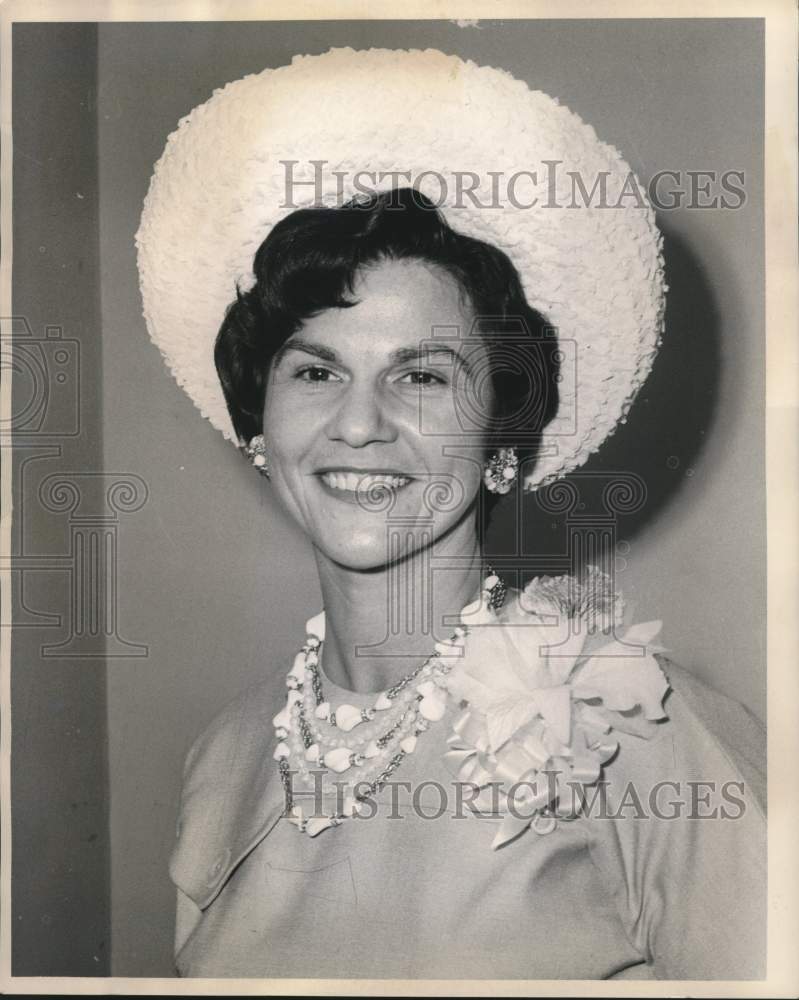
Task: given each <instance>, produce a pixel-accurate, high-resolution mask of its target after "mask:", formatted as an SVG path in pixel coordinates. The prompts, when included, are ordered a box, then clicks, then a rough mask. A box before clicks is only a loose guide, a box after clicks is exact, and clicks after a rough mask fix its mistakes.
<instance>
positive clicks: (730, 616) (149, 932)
mask: <svg viewBox="0 0 799 1000" xmlns="http://www.w3.org/2000/svg"><path fill="white" fill-rule="evenodd" d="M330 45H352V46H354V47H359V46H371V45H376V46H391V47H427V46H432V47H437V48H441V49H442V50H444V51H446V52H452V53H456V54H459V55H462V56H465V57H470V58H473V59H475V60H476V61H477V62H481V63H487V64H493V65H497V66H501V67H503V68H505V69H508V70H509V71H511V72H512V73H514V74H515V75H516V76H518V77H521V78H522V79H525V80H527V81H528V82H529V83H530V84H531V85H532V86H534V87H536V88H540V89H542V90H545V91H547V92H549V93H551V94H553V95H556V96H558V97H559V98H560V99H561V100H562V101H564V102H565V103H566V104H567V105H568V106H570V107H571V108H573V109H574V110H575V111H577V112H578V113H579V114H580V115H581V116H582V117H583V118H585V119H586V120H587V121H589V122H591V124H592V125H594V127H595V128H596V131H597V133H598V134H599V135H600V136H601V137H602V138H603V139H605V140H607V141H609V142H611V143H613V144H614V145H616V146H618V148H619V149H621V150H622V151H623V153H624V155H625V156H626V157H627V159H628V160H629V162H630V163H631V165H632V167H633V168H634V169H635V170H636V171H637V172H638V174H639V176H640V177H641V178H642V179H643V180H646V179H648V178H649V177H651V176H652V175H653V174H654V173H655V172H656V171H658V170H663V169H677V170H682V171H687V170H712V169H715V170H718V171H724V170H731V169H734V170H743V171H745V172H746V190H747V194H748V201H747V204H746V206H745V207H744V208H742V209H740V210H739V211H726V212H724V211H719V210H701V209H695V210H687V209H683V210H680V211H673V212H666V213H662V215H661V223H662V225H663V227H664V229H665V232H666V237H667V246H666V253H667V266H668V280H669V283H670V285H671V295H670V302H669V307H668V315H667V323H668V334H667V338H666V342H665V344H664V348H663V351H662V354H661V357H660V358H659V359H658V362H657V365H656V368H655V371H654V373H653V376H652V378H651V380H650V382H649V383H648V385H647V387H646V389H645V391H644V393H643V395H642V397H641V398H640V400H639V401H638V402H637V403H636V405H635V407H634V409H633V411H632V412H631V414H630V419H629V422H628V424H627V425H626V426H625V427H623V428H621V429H620V431H619V433H617V435H616V436H615V437H614V438H613V439H612V440H611V441H610V442H609V444H608V447H607V448H606V449H605V450H604V451H603V453H602V454H601V455H600V456H598V457H597V458H596V459H595V460H594V461H592V463H591V465H590V467H589V470H590V471H597V472H600V471H603V470H619V469H632V470H634V471H636V472H638V473H639V474H640V475H642V476H643V478H644V480H645V481H646V484H647V489H648V501H647V505H646V507H645V508H644V510H643V511H640V512H638V513H636V514H634V515H632V516H630V517H628V518H623V519H622V520H621V521H620V525H619V533H620V537H621V538H622V539H623V540H624V541H625V542H626V543H627V546H628V548H626V549H623V550H622V551H621V552H620V556H621V558H622V561H621V562H620V563H619V570H620V575H619V583H620V585H621V587H622V588H623V590H624V592H625V595H626V596H627V597H628V599H630V600H631V601H632V602H633V603H634V604H635V607H636V617H637V618H638V619H639V620H644V619H646V618H649V617H660V618H662V619H663V620H664V622H665V627H664V639H665V641H666V643H667V645H668V646H669V647H670V649H671V653H672V656H673V658H674V659H676V660H677V661H679V662H681V663H683V664H684V665H686V666H688V667H690V668H692V669H694V670H695V671H696V672H697V673H698V674H700V675H701V676H702V677H704V678H705V679H706V680H708V681H710V682H711V683H713V684H715V686H717V687H718V688H720V689H722V690H724V691H726V692H728V693H730V694H732V695H733V696H735V697H737V698H739V699H740V700H742V701H743V702H744V703H745V704H747V705H749V706H750V707H751V708H752V709H753V710H754V711H755V712H756V713H757V714H759V715H760V716H761V717H763V715H764V712H765V616H764V612H765V534H764V528H765V522H764V518H765V510H764V459H763V430H764V427H763V421H764V410H763V407H764V330H763V235H762V148H763V133H762V108H763V82H762V53H763V35H762V28H761V25H760V23H759V22H753V21H738V22H725V23H722V24H719V23H715V24H714V23H712V22H709V21H692V22H680V21H659V22H657V21H655V22H652V21H650V22H635V21H609V22H599V21H597V22H576V21H568V22H559V21H549V22H538V23H534V22H528V23H524V24H520V23H518V22H505V23H503V22H482V23H481V27H480V28H479V29H461V28H458V27H457V26H455V25H453V24H450V23H448V22H426V23H424V24H421V23H418V22H374V23H369V22H360V23H357V24H354V23H347V22H330V23H323V22H316V23H306V24H302V25H298V24H293V23H275V24H264V23H247V24H244V23H242V24H227V25H213V24H201V23H198V24H182V25H181V24H162V25H132V24H116V25H114V24H105V25H101V26H100V27H99V32H98V49H97V84H98V102H97V119H96V120H97V135H98V147H97V149H98V158H97V163H98V170H99V216H98V217H99V249H100V284H99V289H100V311H101V319H102V368H101V369H100V368H97V369H94V370H93V372H92V374H93V377H94V378H96V379H98V380H100V382H101V386H102V413H103V420H102V430H103V450H104V463H105V465H106V467H107V468H113V469H115V470H121V469H125V470H127V471H129V472H132V473H135V474H137V475H139V476H141V477H142V479H143V480H144V481H145V482H146V484H147V487H148V491H149V495H148V500H147V502H146V504H145V505H144V506H143V507H142V508H141V510H140V511H138V512H137V513H136V515H135V516H131V517H130V518H129V519H128V520H126V521H125V523H124V525H123V526H122V529H121V531H120V542H119V619H120V624H121V626H122V627H123V629H124V633H125V635H126V636H127V637H129V638H130V639H131V640H135V641H138V642H142V643H146V644H147V645H148V656H147V657H145V658H140V659H135V660H127V661H126V660H122V659H109V660H108V668H107V669H108V692H107V713H108V733H109V752H108V768H109V784H110V844H111V854H110V899H111V922H112V935H111V936H112V941H113V952H112V971H113V973H114V974H116V975H140V976H141V975H169V974H170V973H171V968H172V966H171V937H172V906H173V899H172V889H171V886H170V884H169V882H168V878H167V875H166V863H167V858H168V855H169V851H170V849H171V845H172V842H173V837H174V822H175V817H176V806H177V799H178V794H179V786H180V768H181V763H182V760H183V756H184V754H185V752H186V749H187V748H188V745H189V744H190V742H191V740H192V738H193V737H194V735H195V734H196V733H197V731H198V730H199V729H200V728H201V727H202V726H203V725H204V723H205V722H206V721H207V720H208V719H209V718H210V717H211V716H212V715H213V714H214V713H215V712H216V711H217V710H218V709H219V708H220V707H221V705H222V704H223V703H224V702H225V701H227V700H228V699H229V698H231V697H232V696H234V695H235V694H236V693H237V692H238V691H240V690H242V689H243V688H244V687H246V686H247V685H248V684H250V683H251V682H254V681H257V680H258V678H259V677H261V676H263V674H264V672H265V671H268V670H273V669H277V670H283V669H284V666H285V663H286V661H287V658H288V656H289V655H290V654H291V653H292V652H293V650H294V647H295V646H296V643H297V641H298V637H300V636H301V634H302V632H301V629H302V625H303V623H304V620H305V618H306V617H308V615H309V614H311V613H313V612H315V611H316V610H318V607H319V593H318V588H317V583H316V579H315V573H314V568H313V564H312V560H311V556H310V553H309V551H308V550H307V548H306V546H305V544H304V542H303V540H302V538H300V537H298V534H297V532H296V531H295V530H294V528H293V527H292V526H291V525H290V524H289V522H288V521H287V519H286V518H285V517H284V516H283V515H282V514H281V513H280V512H279V511H278V510H277V509H276V508H275V505H274V504H273V502H272V499H271V497H270V494H269V487H268V484H266V483H264V482H263V481H262V480H261V479H260V477H258V476H256V475H254V474H251V473H250V471H249V470H248V469H247V468H246V466H245V465H244V463H243V461H242V459H241V458H240V456H239V455H238V454H237V453H236V452H235V450H234V449H233V448H232V447H231V446H230V445H229V444H227V443H226V442H224V441H223V440H222V438H221V436H220V435H219V434H218V433H217V432H215V431H214V430H213V429H212V428H211V427H210V425H209V424H207V422H205V421H203V420H202V419H201V418H200V417H199V416H198V414H197V411H196V410H195V409H194V407H193V405H192V404H191V402H190V401H189V400H188V399H187V398H185V397H184V396H183V394H182V393H181V392H180V391H179V390H178V389H177V388H176V387H175V385H174V383H173V381H172V379H171V377H170V376H169V374H168V372H167V371H166V369H165V368H164V367H163V365H162V363H161V361H160V357H159V355H158V352H157V350H156V349H155V348H154V347H153V346H152V345H151V344H150V343H149V341H148V338H147V336H146V333H145V331H144V324H143V320H142V318H141V306H140V300H139V293H138V287H137V278H136V267H135V252H134V245H133V235H134V233H135V231H136V228H137V225H138V217H139V212H140V209H141V203H142V199H143V197H144V195H145V192H146V190H147V183H148V180H149V176H150V172H151V169H152V165H153V163H154V162H155V160H156V159H157V158H158V156H159V155H160V152H161V150H162V148H163V145H164V142H165V140H166V137H167V135H168V133H169V132H170V131H171V130H172V129H173V128H174V127H175V125H176V123H177V121H178V119H179V118H180V117H181V116H182V115H184V114H186V113H187V112H188V111H189V110H190V109H191V108H192V107H194V106H195V105H196V104H198V103H201V102H202V101H204V100H206V99H207V98H208V97H209V96H210V94H211V92H212V90H213V89H214V88H215V87H217V86H220V85H222V84H224V83H226V82H227V81H229V80H232V79H235V78H238V77H240V76H242V75H244V74H246V73H250V72H255V71H258V70H261V69H263V68H264V67H267V66H276V65H281V64H283V63H285V62H287V61H289V60H290V58H291V56H292V55H293V54H294V53H296V52H322V51H325V50H326V49H327V48H328V47H329V46H330ZM82 52H85V54H86V55H87V57H89V55H88V50H81V49H79V48H77V49H76V50H75V52H74V59H76V60H78V59H80V58H82V55H81V53H82ZM56 134H57V133H56ZM40 141H41V142H45V141H46V137H43V138H42V139H41V140H40ZM40 221H41V223H42V224H45V223H46V220H45V219H41V220H40ZM550 521H551V518H547V519H546V520H545V519H543V518H542V517H541V516H540V514H539V513H538V512H537V511H536V509H535V507H534V504H533V503H532V501H528V503H527V507H526V532H525V538H524V547H525V550H526V551H529V552H535V551H555V550H556V549H557V545H558V541H557V539H558V538H560V535H559V533H558V531H555V532H554V533H553V532H552V530H551V525H550ZM516 543H517V540H516V539H514V538H512V537H510V536H509V535H508V532H507V530H505V529H503V528H502V526H501V525H498V526H497V527H495V529H494V530H493V532H492V537H491V541H490V547H493V548H495V549H496V550H498V551H500V552H503V551H504V552H507V551H509V550H511V549H512V548H513V547H514V545H516ZM500 560H501V556H500V557H498V559H497V561H498V562H499V561H500ZM34 697H43V694H42V692H41V691H39V692H38V693H36V694H35V695H34ZM53 764H54V766H56V762H55V761H53Z"/></svg>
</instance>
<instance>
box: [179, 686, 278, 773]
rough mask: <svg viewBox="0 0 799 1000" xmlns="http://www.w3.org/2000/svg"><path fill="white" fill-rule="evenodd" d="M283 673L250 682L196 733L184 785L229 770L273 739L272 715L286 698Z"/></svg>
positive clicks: (187, 762) (190, 750)
mask: <svg viewBox="0 0 799 1000" xmlns="http://www.w3.org/2000/svg"><path fill="white" fill-rule="evenodd" d="M284 692H285V677H284V676H283V674H281V673H277V672H276V673H275V674H274V675H270V676H269V677H267V678H266V679H264V680H262V681H259V682H257V683H255V684H251V685H250V686H249V687H247V688H245V689H244V690H243V691H240V692H239V693H238V694H236V695H234V696H233V697H232V698H230V699H229V700H228V701H227V702H226V703H225V704H224V705H223V706H222V707H221V708H220V709H218V710H217V712H216V714H215V715H213V716H212V717H211V719H210V720H209V721H208V722H206V723H205V725H204V726H202V728H201V729H200V730H199V732H198V733H197V734H196V735H195V737H194V739H193V741H192V743H191V745H190V747H189V750H188V753H187V754H186V757H185V761H184V765H183V781H184V786H185V785H186V783H187V782H188V781H189V780H190V779H192V778H193V779H195V780H196V779H198V778H199V777H200V776H201V775H203V774H206V773H207V772H210V771H215V770H218V769H220V768H221V769H223V770H226V771H228V773H229V770H230V767H231V765H233V764H235V761H236V760H237V759H238V760H242V759H243V758H244V757H245V756H246V755H247V754H246V751H248V750H251V749H252V748H254V747H257V749H258V750H259V751H260V750H262V749H263V748H264V747H266V746H267V745H268V744H269V742H270V741H271V739H272V718H273V717H274V716H275V715H276V714H277V712H278V711H279V710H280V708H282V706H283V701H284V700H285V696H284Z"/></svg>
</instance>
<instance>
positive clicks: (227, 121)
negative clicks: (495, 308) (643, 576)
mask: <svg viewBox="0 0 799 1000" xmlns="http://www.w3.org/2000/svg"><path fill="white" fill-rule="evenodd" d="M400 186H403V187H409V186H410V187H415V188H416V189H418V190H419V191H421V192H422V193H423V194H425V195H426V196H427V197H428V198H429V199H430V200H431V201H432V202H433V203H434V204H435V205H436V206H437V207H439V208H440V209H441V212H442V214H443V216H444V217H445V219H446V221H447V222H448V224H449V225H450V226H451V227H452V228H453V229H456V230H458V231H459V232H462V233H465V234H468V235H470V236H473V237H476V238H478V239H481V240H484V241H486V242H488V243H492V244H494V245H495V246H497V247H499V248H500V249H501V250H503V251H504V252H505V253H506V254H507V255H508V256H509V257H510V259H511V260H512V262H513V263H514V265H515V267H516V268H517V270H518V271H519V274H520V276H521V279H522V283H523V286H524V291H525V294H526V296H527V299H528V301H529V303H530V305H531V306H533V307H534V308H535V309H537V310H538V311H539V312H540V313H541V314H543V315H544V316H545V317H546V318H547V320H548V321H549V322H550V323H551V324H552V325H553V326H554V327H556V328H557V331H558V338H559V341H560V344H561V345H562V356H563V359H564V362H563V367H564V368H565V369H566V370H565V376H564V378H563V380H562V381H561V383H560V385H559V403H558V409H557V413H556V415H555V416H554V418H553V420H552V421H551V422H550V423H549V424H548V425H547V428H546V432H545V433H544V434H543V436H542V440H541V445H540V449H539V457H538V460H537V461H536V463H535V465H534V468H533V469H532V470H531V471H530V472H529V473H528V475H526V477H525V483H524V485H525V487H526V488H527V489H535V488H536V487H538V486H541V485H542V484H545V483H548V482H551V481H552V480H554V479H557V478H559V477H560V476H563V475H565V474H566V473H568V472H570V471H572V470H574V469H576V468H577V467H578V466H580V465H581V464H582V463H583V462H585V461H586V459H587V458H588V456H589V455H590V454H591V453H592V452H595V451H596V450H597V449H598V448H599V446H600V445H601V444H602V442H603V441H604V440H605V438H606V437H607V436H608V435H609V434H611V433H612V431H613V430H614V428H615V427H616V425H617V423H618V422H619V421H620V420H623V419H624V418H625V415H626V413H627V411H628V409H629V407H630V405H631V403H632V401H633V399H634V398H635V395H636V393H637V391H638V389H639V388H640V386H641V384H642V382H643V381H644V379H645V378H646V376H647V375H648V374H649V371H650V368H651V366H652V362H653V360H654V357H655V354H656V352H657V349H658V345H659V342H660V337H661V333H662V327H663V314H664V295H665V289H666V286H665V282H664V275H663V259H662V253H661V247H662V239H661V236H660V233H659V231H658V229H657V226H656V224H655V216H654V211H653V209H652V207H651V205H650V204H649V201H648V198H647V195H646V192H645V191H644V189H643V187H642V186H641V185H640V183H639V182H638V180H637V179H636V178H635V176H634V174H633V173H632V171H631V169H630V167H629V166H628V165H627V163H626V162H625V161H624V160H623V159H622V157H621V155H620V154H619V153H618V151H617V150H616V149H614V148H613V147H612V146H610V145H608V144H606V143H603V142H601V141H600V140H599V139H598V138H597V136H596V133H595V132H594V130H593V128H591V126H589V125H586V124H585V123H584V122H583V121H582V120H581V119H580V118H579V117H578V116H577V115H576V114H574V113H573V112H572V111H570V110H569V109H568V108H566V107H564V106H563V105H561V104H559V103H558V101H557V100H555V99H553V98H552V97H549V96H548V95H546V94H544V93H541V92H540V91H534V90H530V88H529V87H528V86H527V84H525V83H524V82H522V81H520V80H517V79H515V78H514V77H513V76H511V75H510V74H509V73H507V72H505V71H503V70H499V69H493V68H489V67H484V66H477V65H476V64H475V63H473V62H471V61H464V60H462V59H460V58H458V57H456V56H449V55H444V54H443V53H441V52H438V51H435V50H425V51H404V50H403V51H394V50H388V49H368V50H364V51H355V50H353V49H331V50H330V51H329V52H327V53H325V54H324V55H319V56H298V57H295V59H294V60H293V61H292V63H291V65H289V66H283V67H280V68H278V69H268V70H264V71H263V72H262V73H258V74H253V75H250V76H247V77H244V78H243V79H241V80H236V81H235V82H233V83H229V84H228V85H227V86H225V87H223V88H221V89H220V90H217V91H215V92H214V94H213V96H212V97H211V98H210V100H208V101H207V102H206V103H205V104H202V105H200V106H198V107H196V108H194V110H193V111H191V112H190V113H189V114H188V115H186V116H185V117H184V118H182V119H181V121H180V122H179V123H178V127H177V129H176V130H175V131H174V132H173V133H172V134H171V135H170V136H169V138H168V140H167V144H166V148H165V149H164V152H163V154H162V156H161V158H160V159H159V161H158V162H157V164H156V165H155V170H154V173H153V176H152V178H151V181H150V187H149V191H148V193H147V197H146V199H145V202H144V209H143V212H142V217H141V224H140V227H139V230H138V233H137V234H136V243H137V247H138V264H139V276H140V284H141V292H142V299H143V303H144V316H145V319H146V323H147V329H148V331H149V333H150V336H151V337H152V339H153V341H154V342H155V343H156V344H157V345H158V347H159V349H160V350H161V353H162V354H163V357H164V359H165V361H166V363H167V365H168V366H169V368H170V370H171V372H172V374H173V375H174V376H175V378H176V380H177V382H178V384H179V385H181V386H182V387H183V389H184V390H185V391H186V392H187V393H188V394H189V396H190V397H191V399H192V400H193V401H194V403H195V404H196V406H197V407H198V408H199V410H200V411H201V413H202V414H203V415H204V416H205V417H207V418H208V419H209V420H210V421H211V423H212V424H213V426H214V427H216V428H217V429H218V430H220V431H221V432H222V433H223V434H224V435H225V437H226V438H228V439H230V440H232V441H234V442H235V441H236V435H235V433H234V430H233V425H232V423H231V420H230V417H229V415H228V411H227V407H226V405H225V399H224V396H223V393H222V388H221V385H220V383H219V380H218V378H217V374H216V369H215V366H214V357H213V355H214V341H215V339H216V335H217V333H218V331H219V327H220V325H221V322H222V319H223V317H224V314H225V310H226V308H227V307H228V306H229V305H230V303H231V302H232V301H233V300H234V299H235V296H236V286H237V284H238V286H239V287H240V288H241V289H242V290H247V289H249V288H251V287H252V285H253V283H254V280H255V278H254V275H253V258H254V256H255V252H256V250H257V249H258V247H259V246H260V244H261V243H262V241H263V240H264V239H265V237H266V236H267V235H268V233H269V232H270V230H271V229H272V227H273V226H274V225H275V224H276V223H277V222H278V221H279V220H280V219H282V218H284V217H285V216H286V215H288V214H289V213H290V212H292V211H293V210H295V209H296V208H302V207H308V206H311V205H330V206H332V205H340V204H343V203H344V202H346V201H348V200H349V199H351V198H352V197H353V196H356V195H358V194H362V193H363V192H364V190H366V189H369V190H372V191H379V190H389V189H391V188H392V187H400ZM266 432H267V434H268V429H266Z"/></svg>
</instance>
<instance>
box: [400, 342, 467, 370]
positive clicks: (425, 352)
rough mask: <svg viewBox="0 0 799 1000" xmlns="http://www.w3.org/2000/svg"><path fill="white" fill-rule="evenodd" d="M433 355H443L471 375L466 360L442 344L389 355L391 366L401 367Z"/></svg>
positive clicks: (406, 349)
mask: <svg viewBox="0 0 799 1000" xmlns="http://www.w3.org/2000/svg"><path fill="white" fill-rule="evenodd" d="M433 354H444V355H446V356H447V357H448V358H449V359H450V361H451V362H452V364H455V365H462V366H463V368H464V369H465V370H466V371H467V372H468V373H471V370H472V369H471V365H470V364H469V362H468V361H467V360H466V358H464V357H463V355H462V354H460V353H459V352H458V351H456V350H454V349H453V348H451V347H445V346H444V345H443V344H426V345H425V346H424V347H401V348H400V349H399V350H397V351H394V353H393V354H392V355H391V361H392V363H393V364H396V365H401V364H405V362H407V361H424V360H426V359H428V358H429V357H430V356H431V355H433Z"/></svg>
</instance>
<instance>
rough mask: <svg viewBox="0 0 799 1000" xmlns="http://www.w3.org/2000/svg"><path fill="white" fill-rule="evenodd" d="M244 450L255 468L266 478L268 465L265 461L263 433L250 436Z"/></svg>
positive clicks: (267, 476)
mask: <svg viewBox="0 0 799 1000" xmlns="http://www.w3.org/2000/svg"><path fill="white" fill-rule="evenodd" d="M244 451H245V454H246V455H247V457H248V458H249V460H250V461H251V462H252V464H253V465H254V466H255V468H256V469H257V470H258V471H259V472H260V473H261V475H262V476H266V478H267V479H268V478H269V466H268V465H267V463H266V441H265V440H264V436H263V434H256V435H255V437H254V438H250V443H249V444H248V445H247V446H246V447H245V449H244Z"/></svg>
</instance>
